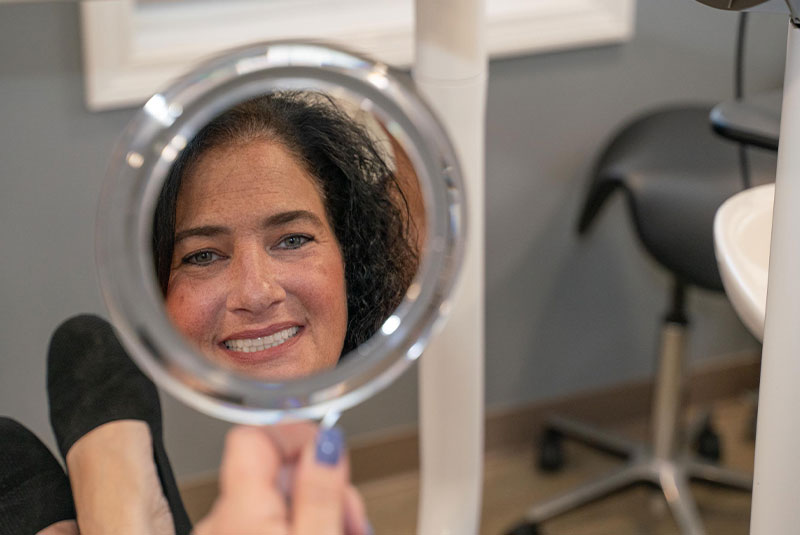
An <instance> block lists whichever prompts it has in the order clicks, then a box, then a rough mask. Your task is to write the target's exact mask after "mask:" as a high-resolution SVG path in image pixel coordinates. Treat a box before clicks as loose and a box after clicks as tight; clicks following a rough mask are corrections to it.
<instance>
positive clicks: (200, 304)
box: [166, 278, 220, 343]
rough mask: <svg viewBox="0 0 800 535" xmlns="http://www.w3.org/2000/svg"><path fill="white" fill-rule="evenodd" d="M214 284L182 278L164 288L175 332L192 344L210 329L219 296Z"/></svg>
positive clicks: (214, 319) (168, 311) (214, 318)
mask: <svg viewBox="0 0 800 535" xmlns="http://www.w3.org/2000/svg"><path fill="white" fill-rule="evenodd" d="M216 293H218V292H214V290H213V286H212V287H209V285H207V284H203V283H197V282H196V281H191V280H187V279H182V278H176V279H175V280H173V281H170V286H169V288H168V290H167V299H166V307H167V315H168V316H169V318H170V319H171V320H172V322H173V323H174V324H175V327H177V329H178V331H180V332H181V334H183V335H184V336H186V337H188V338H189V339H190V340H192V341H194V342H195V343H200V342H202V337H203V335H204V334H208V333H210V332H213V329H212V327H213V324H214V322H215V321H216V316H217V313H216V309H218V308H219V301H220V296H218V295H216Z"/></svg>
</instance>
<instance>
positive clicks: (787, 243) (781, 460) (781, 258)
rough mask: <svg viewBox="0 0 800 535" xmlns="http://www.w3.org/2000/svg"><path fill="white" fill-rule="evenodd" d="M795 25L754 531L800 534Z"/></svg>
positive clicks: (798, 39) (799, 69) (799, 138)
mask: <svg viewBox="0 0 800 535" xmlns="http://www.w3.org/2000/svg"><path fill="white" fill-rule="evenodd" d="M799 382H800V29H798V28H796V27H795V26H793V25H792V24H790V25H789V38H788V43H787V54H786V75H785V79H784V84H783V109H782V112H781V130H780V146H779V150H778V173H777V177H776V180H775V209H774V212H773V216H772V240H771V246H770V259H769V282H768V286H767V309H766V323H765V325H764V349H763V355H762V361H761V386H760V388H759V398H758V428H757V431H756V459H755V475H754V479H753V505H752V515H751V521H750V533H751V534H752V535H776V534H778V533H798V531H800V452H799V450H798V445H800V384H799Z"/></svg>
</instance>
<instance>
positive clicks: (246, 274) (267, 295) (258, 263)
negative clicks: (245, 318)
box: [227, 249, 286, 314]
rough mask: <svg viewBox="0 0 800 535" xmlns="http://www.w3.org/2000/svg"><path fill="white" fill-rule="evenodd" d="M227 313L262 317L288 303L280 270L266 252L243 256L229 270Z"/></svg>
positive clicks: (235, 260) (248, 252)
mask: <svg viewBox="0 0 800 535" xmlns="http://www.w3.org/2000/svg"><path fill="white" fill-rule="evenodd" d="M229 275H230V284H229V291H228V298H227V303H228V309H229V310H230V311H232V312H248V313H253V314H259V313H261V312H264V311H266V310H267V309H269V308H270V307H272V306H274V305H276V304H277V303H280V302H281V301H283V300H284V299H286V290H285V289H284V287H283V285H282V284H281V283H280V276H279V270H278V269H277V266H276V265H274V261H273V260H272V259H271V258H270V257H269V255H268V254H267V253H266V252H265V251H264V250H263V249H261V250H253V251H245V252H240V253H239V254H238V255H235V257H234V258H233V262H232V263H231V266H230V272H229Z"/></svg>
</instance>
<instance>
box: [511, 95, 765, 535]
mask: <svg viewBox="0 0 800 535" xmlns="http://www.w3.org/2000/svg"><path fill="white" fill-rule="evenodd" d="M710 109H711V106H682V107H675V108H669V109H662V110H659V111H656V112H651V113H649V114H646V115H644V116H641V117H640V118H638V119H636V120H634V121H633V122H632V123H629V124H628V125H627V126H625V127H624V128H623V129H622V130H621V131H620V132H618V133H617V135H616V136H615V137H614V138H613V139H612V141H611V143H610V144H609V145H608V147H607V148H606V149H605V151H604V152H603V153H602V154H601V156H600V159H599V161H598V163H597V166H596V168H595V171H594V174H593V177H592V183H591V187H590V189H589V194H588V197H587V199H586V203H585V205H584V208H583V212H582V213H581V217H580V223H579V226H578V229H579V232H580V233H581V234H584V233H586V232H587V231H588V229H589V227H590V226H591V224H592V223H593V222H594V220H595V218H596V216H597V215H598V213H599V212H600V210H601V208H602V207H603V205H604V203H605V201H606V200H607V199H608V197H609V196H610V195H611V194H612V193H613V192H615V191H616V190H618V189H619V190H622V191H623V192H624V193H625V197H626V199H627V201H628V207H629V208H630V212H631V216H632V219H633V224H634V226H635V228H636V232H637V234H638V237H639V239H640V240H641V242H642V244H643V245H644V247H645V249H647V251H648V252H649V253H650V254H651V255H652V256H653V257H654V258H655V259H656V260H657V261H658V262H659V263H660V264H661V265H662V266H663V267H664V268H666V269H667V270H669V271H670V273H671V274H672V276H673V281H674V282H673V285H672V289H671V291H672V301H671V304H670V308H669V309H668V310H667V314H666V316H665V317H664V319H663V323H662V328H661V347H660V354H659V365H658V372H657V374H656V377H655V390H654V396H653V406H652V443H650V444H640V443H637V442H634V441H631V440H628V439H626V438H623V437H621V436H616V435H612V434H610V433H607V432H604V431H602V430H598V429H594V428H592V427H589V426H587V425H584V424H581V423H578V422H574V421H571V420H566V419H563V418H558V417H553V418H550V419H549V421H548V423H547V425H546V430H545V433H544V435H543V443H542V447H543V448H542V450H541V455H542V457H541V458H540V463H541V464H542V466H543V467H544V468H547V467H548V464H549V465H550V466H549V467H550V468H556V467H557V466H558V464H559V463H560V458H561V455H562V453H561V451H560V450H561V439H562V437H568V438H572V439H576V440H579V441H581V442H585V443H588V444H590V445H592V446H594V447H597V448H599V449H601V450H604V451H607V452H610V453H613V454H616V455H619V456H622V457H625V458H627V460H628V462H627V463H626V464H624V465H623V466H622V467H620V468H618V469H616V470H614V471H613V472H611V473H610V474H608V475H605V476H603V477H601V478H599V479H597V480H595V481H592V482H589V483H586V484H584V485H581V486H579V487H578V488H576V489H573V490H571V491H569V492H567V493H565V494H563V495H562V496H558V497H556V498H553V499H550V500H548V501H546V502H544V503H539V504H536V505H534V506H532V507H531V508H530V509H529V511H528V512H527V514H526V517H525V522H524V523H523V524H520V525H518V526H516V527H515V528H513V529H511V530H509V532H508V534H509V535H512V534H513V535H523V534H534V533H540V532H539V524H540V523H541V522H543V521H545V520H547V519H550V518H553V517H555V516H558V515H561V514H563V513H566V512H567V511H569V510H571V509H574V508H576V507H579V506H581V505H583V504H585V503H588V502H590V501H593V500H596V499H599V498H602V497H603V496H605V495H608V494H610V493H612V492H615V491H617V490H621V489H623V488H625V487H629V486H631V485H634V484H640V483H646V484H649V485H652V486H655V487H658V488H660V489H661V491H662V492H663V494H664V497H665V498H666V500H667V502H668V504H669V507H670V509H671V511H672V513H673V515H674V517H675V520H676V521H677V524H678V526H679V528H680V531H681V533H683V534H685V535H700V534H702V533H704V530H703V525H702V522H701V520H700V516H699V515H698V512H697V507H696V505H695V502H694V499H693V498H692V496H691V494H690V489H689V485H688V482H689V480H690V479H699V480H705V481H708V482H712V483H715V484H720V485H725V486H729V487H734V488H738V489H742V490H750V489H751V487H752V478H751V477H750V475H747V474H740V473H736V472H733V471H731V470H728V469H725V468H721V467H720V466H718V465H716V464H712V463H711V462H708V461H706V460H703V459H701V458H700V457H697V456H695V455H694V454H693V453H692V452H691V451H690V448H688V447H687V445H686V441H684V440H681V438H682V437H681V435H682V432H681V430H682V421H681V420H682V418H681V416H682V411H681V393H682V387H683V369H684V360H685V358H684V345H685V344H684V343H685V337H686V329H687V325H688V320H687V317H686V310H685V309H686V306H685V294H686V290H687V287H688V286H690V285H695V286H699V287H702V288H706V289H711V290H718V291H722V290H723V288H722V281H721V280H720V277H719V272H718V271H717V264H716V259H715V257H714V242H713V220H714V214H715V212H716V210H717V208H718V207H719V206H720V205H721V204H722V202H723V201H724V200H725V199H727V198H728V197H730V196H731V195H733V194H734V193H736V192H738V191H741V189H742V178H741V173H740V167H739V154H738V146H737V145H736V144H735V143H731V142H729V141H726V140H723V139H721V138H720V137H719V136H717V135H715V134H714V132H713V131H712V129H711V126H710V124H709V111H710ZM755 156H760V158H757V159H753V160H752V161H751V166H750V180H751V184H752V185H758V184H761V183H766V182H771V181H773V180H774V177H775V161H774V156H771V157H764V156H767V155H755ZM707 433H711V435H710V437H706V438H711V439H713V438H714V436H713V432H711V431H707ZM711 450H712V451H710V452H708V453H710V455H711V456H713V454H714V451H713V440H712V446H711ZM717 451H718V450H717Z"/></svg>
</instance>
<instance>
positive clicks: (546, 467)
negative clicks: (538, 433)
mask: <svg viewBox="0 0 800 535" xmlns="http://www.w3.org/2000/svg"><path fill="white" fill-rule="evenodd" d="M563 466H564V444H563V437H562V436H561V434H560V433H558V432H557V431H554V430H552V429H547V430H545V432H544V434H542V438H541V441H540V442H539V469H540V470H542V471H544V472H556V471H558V470H561V468H563ZM515 535H516V534H515Z"/></svg>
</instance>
